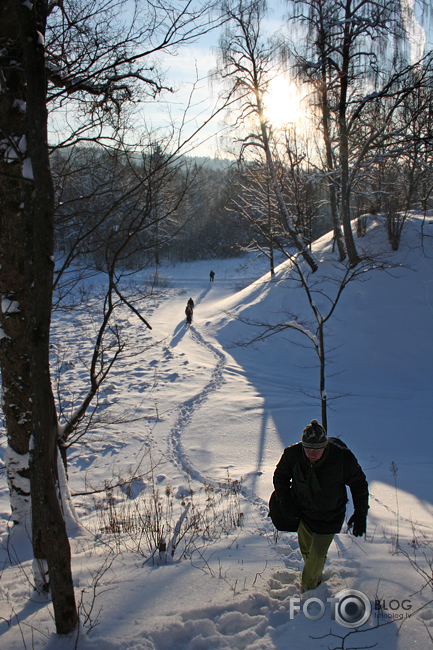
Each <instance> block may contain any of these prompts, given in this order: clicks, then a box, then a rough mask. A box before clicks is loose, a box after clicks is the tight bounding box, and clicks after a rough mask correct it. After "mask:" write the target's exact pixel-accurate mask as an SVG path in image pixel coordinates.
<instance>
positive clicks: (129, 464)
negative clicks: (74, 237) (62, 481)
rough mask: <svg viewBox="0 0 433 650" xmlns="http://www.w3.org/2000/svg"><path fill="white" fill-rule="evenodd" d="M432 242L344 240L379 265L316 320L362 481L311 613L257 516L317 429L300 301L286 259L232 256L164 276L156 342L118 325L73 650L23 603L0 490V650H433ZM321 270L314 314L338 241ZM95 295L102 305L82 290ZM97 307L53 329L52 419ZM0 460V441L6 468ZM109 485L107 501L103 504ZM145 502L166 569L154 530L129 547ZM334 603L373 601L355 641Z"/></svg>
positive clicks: (81, 478)
mask: <svg viewBox="0 0 433 650" xmlns="http://www.w3.org/2000/svg"><path fill="white" fill-rule="evenodd" d="M421 226H423V232H424V235H425V236H424V237H423V238H421ZM432 242H433V222H430V223H429V221H428V220H427V221H426V222H425V223H423V220H422V217H417V216H414V217H413V218H412V219H411V220H410V222H409V223H407V225H406V227H405V230H404V231H403V237H402V242H401V246H400V250H399V251H397V252H392V251H391V250H390V247H389V245H388V244H387V242H386V234H385V228H384V225H383V223H381V222H380V221H379V220H372V221H371V223H370V225H369V228H368V230H367V233H366V235H365V237H363V238H362V239H357V240H356V244H357V247H358V249H359V251H360V252H361V251H362V252H363V253H364V254H365V255H369V256H370V257H371V256H374V259H375V260H376V266H377V267H379V266H380V268H376V269H375V270H368V271H366V272H365V273H363V274H361V275H360V277H359V278H357V279H354V281H353V282H350V283H349V284H348V285H347V286H346V287H345V289H344V291H343V292H342V294H341V297H340V300H339V302H338V304H337V307H336V309H335V312H334V314H333V316H332V318H331V319H330V320H329V322H328V323H327V327H326V336H325V345H326V351H327V360H328V365H327V370H326V375H327V384H326V392H327V396H328V399H329V400H330V407H331V409H332V410H329V412H328V434H329V435H332V436H338V437H341V439H342V440H344V441H345V442H346V444H347V445H348V446H349V447H350V448H351V449H352V451H353V452H354V453H355V455H356V457H357V458H358V460H359V462H360V464H361V466H362V468H363V470H364V472H365V473H366V475H367V480H368V481H369V486H370V511H369V517H368V529H367V536H366V539H363V538H362V539H360V538H353V537H352V535H351V534H347V532H346V530H345V527H343V529H342V531H341V533H340V534H339V535H336V536H335V540H334V542H333V543H332V545H331V547H330V551H329V555H328V560H327V564H326V567H325V573H324V578H325V581H324V582H323V583H322V584H321V585H320V586H319V587H318V588H317V589H316V590H315V591H314V592H311V593H310V594H308V597H310V598H311V596H314V597H315V598H316V599H317V601H316V602H310V603H309V605H308V609H307V610H305V611H303V604H304V603H305V598H306V595H304V597H303V600H301V599H300V598H299V576H300V574H299V571H300V568H301V567H302V558H301V555H300V552H299V549H298V546H297V537H296V534H292V533H283V534H279V535H278V536H276V535H275V531H274V529H273V527H272V524H271V522H270V520H269V519H268V518H267V512H268V509H267V501H268V499H269V496H270V493H271V491H272V475H273V471H274V469H275V465H276V463H277V462H278V460H279V458H280V456H281V453H282V451H283V449H284V447H286V446H288V445H291V444H293V443H295V442H297V441H298V440H300V437H301V434H302V429H303V428H304V427H305V425H306V424H308V423H309V422H310V420H311V419H312V418H317V419H319V420H320V404H319V401H318V399H317V398H318V396H319V374H318V367H317V356H316V354H315V352H314V349H313V347H312V345H311V340H310V339H309V338H308V337H307V336H305V331H307V330H308V331H309V332H311V334H314V332H313V323H312V311H311V308H310V307H309V305H308V304H307V301H306V298H305V291H304V290H303V289H302V287H299V286H297V285H296V283H294V282H293V277H294V276H293V272H292V271H291V267H290V263H289V262H284V263H282V264H281V265H280V266H279V267H278V269H277V272H276V275H275V277H274V278H273V280H272V281H270V276H269V273H267V267H266V262H264V261H257V262H255V263H254V264H253V265H252V266H248V267H247V266H245V267H243V266H242V261H241V260H224V261H219V260H212V262H197V263H193V264H181V265H177V266H175V267H166V268H164V269H163V270H162V271H161V276H164V277H165V278H166V279H167V280H168V281H169V284H168V288H167V289H166V291H165V293H164V295H163V296H159V297H158V298H155V299H154V300H153V299H152V300H150V301H148V302H147V303H146V304H144V303H143V304H142V305H141V307H142V309H143V313H144V315H145V317H146V319H147V320H148V321H149V322H150V323H151V325H152V328H153V329H152V331H151V332H149V331H148V330H146V329H145V328H144V326H143V324H142V323H141V322H140V320H139V319H138V317H137V316H135V315H134V314H132V313H131V312H127V311H126V310H125V311H124V312H123V313H122V322H121V323H119V324H120V325H121V327H122V333H123V336H124V337H125V338H126V339H127V340H128V347H127V348H126V349H125V353H124V356H123V358H122V359H121V360H119V361H118V362H117V363H116V365H115V366H114V369H113V370H112V372H111V373H110V376H109V378H108V380H107V382H106V384H105V385H104V389H103V391H102V394H101V396H100V404H101V408H100V411H99V413H100V414H101V418H100V421H99V422H98V423H95V427H94V429H93V430H89V431H88V432H87V433H86V434H85V435H84V436H83V438H82V439H81V440H80V441H79V443H77V444H76V445H74V446H73V447H72V448H71V450H70V453H69V457H68V460H69V486H70V490H71V493H72V497H71V503H72V504H73V508H75V513H76V517H77V519H78V520H79V524H77V523H76V522H75V521H74V520H73V519H71V518H69V519H68V525H69V533H70V536H71V547H72V552H73V576H74V582H75V585H76V598H77V602H79V603H81V605H80V612H81V619H82V622H83V624H84V625H85V627H84V628H83V632H82V636H81V637H80V639H79V640H78V642H77V639H76V638H71V639H69V640H67V639H60V638H58V637H57V636H56V635H55V634H54V633H53V629H54V625H53V620H52V614H51V613H50V608H51V605H50V604H49V603H47V602H46V601H45V600H44V598H43V597H41V596H37V595H35V593H34V592H33V590H32V587H31V584H30V583H31V553H30V549H29V544H28V541H26V540H25V539H20V538H18V537H17V536H14V535H13V534H12V535H11V536H10V537H9V536H8V534H7V533H8V526H9V524H8V519H9V514H10V510H9V504H8V493H7V486H6V480H5V477H4V473H2V474H1V484H0V514H1V528H0V536H1V539H2V542H1V551H0V561H1V564H0V592H1V615H0V648H1V649H2V650H18V649H21V648H36V649H40V648H43V647H47V648H49V649H51V650H53V649H55V650H63V649H65V648H75V647H78V648H81V649H83V650H84V649H89V650H126V649H131V650H132V649H134V650H214V649H215V650H216V649H226V648H227V649H228V648H231V649H232V650H244V649H248V650H301V649H302V650H313V649H314V650H321V649H324V648H367V647H373V646H374V645H375V644H377V646H376V647H379V648H381V650H382V649H383V650H391V649H394V648H395V649H398V650H412V649H415V648H427V647H430V646H431V645H432V640H433V590H432V586H433V585H432V575H433V574H432V558H433V490H432V487H433V481H432V476H433V472H432V466H433V436H432V434H433V425H432V422H433V400H432V390H433V370H432V368H433V337H432V331H433V329H432V326H433V243H432ZM313 252H314V254H315V255H316V257H317V259H318V260H319V261H320V262H321V263H320V265H319V271H318V272H317V273H316V274H315V275H314V278H312V280H313V282H314V285H315V286H314V287H313V291H314V302H315V304H316V305H317V307H318V308H319V310H320V311H321V312H322V314H325V313H327V310H329V308H330V305H331V301H332V300H333V299H334V298H335V294H336V291H337V285H336V284H335V282H336V280H339V279H341V270H338V268H337V266H336V265H335V259H336V258H335V255H334V254H333V253H332V237H331V235H327V236H325V237H323V238H322V239H320V240H319V241H318V242H316V243H315V244H314V247H313ZM379 263H380V264H379ZM211 268H213V270H214V271H215V273H216V276H215V282H213V283H211V282H209V271H210V269H211ZM101 282H102V280H101ZM137 282H140V283H144V282H145V278H144V277H139V278H137ZM93 291H94V293H95V295H96V294H97V293H98V285H97V282H96V281H94V286H93ZM189 297H192V298H193V299H194V302H195V310H194V319H193V323H192V326H191V327H188V326H187V325H186V324H185V319H184V309H185V304H186V301H187V299H188V298H189ZM92 305H93V309H92V310H91V311H89V309H88V308H86V309H83V310H82V312H80V311H75V312H59V313H56V314H55V316H54V320H53V333H52V351H53V357H52V364H53V376H56V375H58V376H60V377H61V384H62V394H63V397H64V400H65V401H64V407H65V408H66V409H68V408H72V402H73V400H79V398H80V392H82V391H84V392H85V390H86V383H85V382H86V380H87V373H88V371H87V367H86V364H88V361H89V355H90V350H91V344H92V338H93V337H94V331H95V322H97V318H98V310H100V302H99V301H98V300H97V298H96V297H95V298H94V299H93V301H92ZM295 317H296V319H297V322H299V323H302V329H303V330H304V332H296V331H294V330H287V329H286V330H284V331H282V332H280V333H277V334H275V335H274V336H273V337H271V338H268V339H266V340H265V341H264V342H259V343H257V344H255V345H240V344H241V343H243V344H245V343H246V342H247V341H248V340H251V339H252V338H254V336H255V335H256V334H257V333H259V332H260V331H262V329H261V328H260V327H259V325H258V323H262V324H263V323H267V324H268V325H275V324H276V323H282V322H293V321H294V320H295ZM242 321H249V322H250V323H256V325H255V326H254V324H250V325H247V324H245V323H244V322H242ZM333 398H336V399H335V400H334V399H333ZM67 400H70V404H67ZM96 424H97V426H96ZM5 446H6V439H5V435H4V431H3V435H2V438H1V454H2V456H1V458H3V455H4V451H5ZM391 465H392V467H393V468H394V469H393V471H392V469H391ZM107 485H110V486H120V487H113V488H112V489H111V490H110V489H107V490H104V488H106V486H107ZM239 488H240V492H239ZM84 493H86V494H84ZM156 493H157V495H156V498H157V502H158V503H159V504H160V507H161V511H160V512H161V513H162V511H164V513H165V512H166V511H168V515H167V520H169V521H170V522H171V526H172V528H171V529H170V528H167V525H166V527H165V535H164V536H165V541H166V542H167V543H168V545H169V546H168V553H166V554H164V552H162V554H161V553H159V552H156V553H155V552H153V553H152V552H151V551H149V542H148V539H147V537H146V535H147V536H149V534H150V533H149V532H147V533H146V535H145V534H143V533H140V522H138V523H137V516H138V515H137V513H139V512H141V516H142V517H144V514H143V512H148V511H146V508H148V509H151V507H152V503H154V502H155V499H154V497H155V494H156ZM159 497H160V499H159ZM158 499H159V500H158ZM140 508H141V510H140ZM143 508H144V510H143ZM198 512H201V513H207V515H206V517H207V519H206V522H207V524H206V525H207V528H206V529H204V528H203V527H202V528H200V530H199V527H200V526H202V525H203V521H204V519H202V520H201V521H202V523H201V524H199V523H196V524H194V521H196V522H198V518H197V519H196V520H194V518H193V516H192V515H193V514H194V513H198ZM98 513H99V514H98ZM164 513H163V516H164V517H165V514H164ZM351 513H352V508H351V505H350V504H349V505H348V511H347V516H348V517H349V516H350V514H351ZM182 515H183V516H184V517H185V519H183V520H182V519H180V518H181V517H182ZM110 516H111V521H113V517H114V518H115V517H120V516H123V520H122V526H123V529H122V533H121V534H119V533H118V532H116V530H115V527H114V528H113V527H112V528H111V530H107V527H108V524H109V523H110ZM126 520H127V521H128V526H129V527H128V526H127V525H126V523H125V522H126ZM182 521H183V526H184V524H185V522H189V525H190V528H189V530H188V531H186V532H185V527H181V528H180V534H181V535H182V534H183V533H185V534H184V537H183V539H182V540H180V539H179V537H178V538H177V540H176V539H175V542H176V541H177V542H179V544H178V546H177V547H176V550H175V553H174V556H173V558H172V557H171V555H170V540H171V541H172V542H173V538H176V534H177V533H176V530H175V529H174V526H175V524H176V523H179V524H181V523H182ZM212 521H213V523H212ZM178 532H179V529H178ZM153 551H154V549H153ZM346 588H348V589H351V590H354V589H355V590H360V591H361V592H362V593H363V594H365V595H366V597H367V598H368V599H369V600H370V601H371V602H372V603H373V605H374V603H375V600H378V601H380V603H381V608H382V609H379V610H376V609H375V608H374V606H373V612H372V615H371V617H370V618H369V619H368V621H367V622H366V623H365V625H363V627H362V628H360V631H357V630H356V628H347V627H344V626H343V625H341V624H340V622H339V621H338V617H337V620H333V618H335V616H334V617H333V616H332V607H333V603H332V601H329V600H328V599H332V598H335V596H336V595H337V594H339V593H340V592H341V591H342V590H343V589H346ZM321 603H323V611H322V610H321ZM316 615H317V616H316ZM314 618H316V620H313V619H314ZM86 632H88V634H86ZM354 637H355V638H354Z"/></svg>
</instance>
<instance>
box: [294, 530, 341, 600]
mask: <svg viewBox="0 0 433 650" xmlns="http://www.w3.org/2000/svg"><path fill="white" fill-rule="evenodd" d="M333 539H334V533H331V534H329V535H319V534H318V533H313V532H311V530H310V529H309V528H308V526H307V525H306V524H304V522H303V521H302V519H301V523H300V524H299V528H298V542H299V548H300V549H301V553H302V557H303V558H304V570H303V571H302V584H301V588H302V590H303V591H306V590H307V589H315V588H316V587H317V583H318V582H320V580H321V577H322V571H323V567H324V566H325V562H326V555H327V553H328V548H329V547H330V546H331V542H332V540H333Z"/></svg>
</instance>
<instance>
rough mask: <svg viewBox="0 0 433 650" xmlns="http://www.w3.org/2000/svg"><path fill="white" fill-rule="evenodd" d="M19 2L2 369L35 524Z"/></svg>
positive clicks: (1, 283) (11, 17)
mask: <svg viewBox="0 0 433 650" xmlns="http://www.w3.org/2000/svg"><path fill="white" fill-rule="evenodd" d="M14 4H15V3H14V2H13V1H12V0H9V1H8V2H2V3H1V4H0V67H1V70H2V75H3V76H2V80H1V86H2V92H1V93H0V139H1V140H2V141H3V143H5V144H6V146H5V148H2V149H0V268H1V272H0V300H1V309H0V366H1V374H2V387H3V388H2V401H3V405H2V406H3V412H4V414H5V419H6V429H7V436H8V449H7V452H6V458H5V462H6V467H7V474H8V482H9V490H10V500H11V508H12V518H13V521H14V523H15V524H19V523H22V524H23V525H26V524H27V525H28V526H30V518H31V517H30V471H29V455H28V451H29V440H30V436H31V431H32V423H31V386H30V349H29V339H28V335H27V332H28V322H29V310H30V304H29V300H30V296H29V288H30V287H31V285H32V283H33V268H32V264H31V261H32V251H31V248H32V246H33V237H32V225H31V220H29V219H28V212H27V208H28V205H29V204H30V203H31V201H32V191H33V183H31V182H29V181H27V180H26V179H25V178H23V173H22V159H23V154H22V150H23V149H24V148H25V134H26V112H25V106H26V104H25V102H26V83H25V75H24V69H23V52H22V48H21V41H20V34H19V26H18V21H17V16H16V12H15V8H14Z"/></svg>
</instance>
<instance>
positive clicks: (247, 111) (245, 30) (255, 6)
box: [216, 0, 317, 271]
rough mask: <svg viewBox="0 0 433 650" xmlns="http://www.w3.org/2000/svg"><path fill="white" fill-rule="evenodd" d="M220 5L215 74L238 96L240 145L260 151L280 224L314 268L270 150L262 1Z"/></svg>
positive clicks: (270, 56) (268, 59)
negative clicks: (221, 30)
mask: <svg viewBox="0 0 433 650" xmlns="http://www.w3.org/2000/svg"><path fill="white" fill-rule="evenodd" d="M223 9H224V13H225V14H226V15H227V16H228V18H229V22H228V25H227V27H226V32H225V34H224V36H223V37H222V39H221V41H220V49H221V62H220V64H219V68H218V71H217V73H216V75H217V76H218V77H219V78H221V79H222V80H223V81H224V82H225V83H226V84H227V86H228V88H229V93H230V95H235V96H237V97H238V99H239V108H238V117H237V120H236V124H237V126H238V127H240V126H241V125H242V126H243V128H244V129H246V132H247V135H246V136H245V137H244V139H243V148H244V149H245V148H248V147H252V148H259V149H261V150H262V151H263V152H264V156H265V158H266V163H267V166H268V169H269V173H270V177H271V180H272V187H273V191H274V193H275V198H276V201H277V203H278V208H279V210H280V212H281V215H282V220H283V222H284V226H285V228H286V229H287V231H288V233H289V235H290V237H291V240H292V242H293V244H294V245H295V246H296V248H297V249H298V251H299V252H300V253H301V254H302V256H303V257H304V259H305V260H306V261H307V263H308V264H309V266H310V267H311V269H312V270H313V271H315V270H317V263H316V261H315V260H314V259H313V257H312V255H311V253H310V251H309V250H308V247H307V246H306V244H305V242H304V241H303V239H302V237H301V235H300V234H299V233H298V232H297V230H296V226H295V224H294V219H293V215H291V214H290V213H289V210H288V208H287V205H286V203H285V201H284V197H283V193H282V189H281V187H280V184H279V181H278V175H277V170H276V165H275V161H274V158H273V154H272V142H271V139H272V137H271V125H270V124H269V121H268V119H267V117H266V112H265V103H264V95H265V93H266V91H267V89H268V85H269V82H270V80H271V78H272V74H273V68H274V65H275V64H274V62H275V56H276V50H275V47H274V46H273V45H272V44H269V43H267V42H266V40H265V38H264V36H263V35H262V27H261V24H262V19H263V16H264V13H265V10H266V4H265V2H263V0H254V1H252V2H249V1H247V0H239V1H238V2H231V1H229V2H224V3H223ZM254 122H255V124H254ZM251 131H252V132H251Z"/></svg>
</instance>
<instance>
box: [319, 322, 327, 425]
mask: <svg viewBox="0 0 433 650" xmlns="http://www.w3.org/2000/svg"><path fill="white" fill-rule="evenodd" d="M323 325H324V323H323V320H320V321H319V327H318V330H319V349H318V353H319V360H320V403H321V409H322V426H323V428H324V429H325V431H327V429H328V416H327V411H326V387H325V381H326V377H325V368H326V361H325V341H324V336H323Z"/></svg>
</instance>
